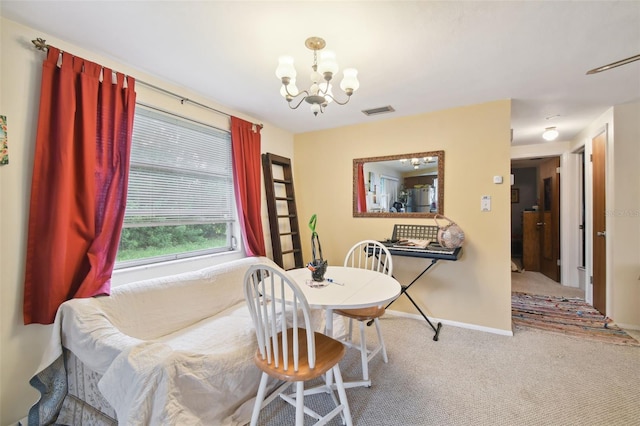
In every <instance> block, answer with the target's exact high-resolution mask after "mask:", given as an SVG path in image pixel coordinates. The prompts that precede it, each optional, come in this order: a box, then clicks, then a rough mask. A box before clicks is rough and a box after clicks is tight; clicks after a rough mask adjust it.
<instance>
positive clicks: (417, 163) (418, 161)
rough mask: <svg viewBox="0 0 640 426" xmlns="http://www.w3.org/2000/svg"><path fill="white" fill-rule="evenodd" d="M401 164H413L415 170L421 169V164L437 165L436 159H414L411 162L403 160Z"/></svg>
mask: <svg viewBox="0 0 640 426" xmlns="http://www.w3.org/2000/svg"><path fill="white" fill-rule="evenodd" d="M400 162H401V163H402V164H411V166H412V167H413V168H414V169H419V168H420V164H429V163H435V162H436V160H435V159H434V157H423V158H421V159H420V158H412V159H411V160H407V159H406V158H402V159H400Z"/></svg>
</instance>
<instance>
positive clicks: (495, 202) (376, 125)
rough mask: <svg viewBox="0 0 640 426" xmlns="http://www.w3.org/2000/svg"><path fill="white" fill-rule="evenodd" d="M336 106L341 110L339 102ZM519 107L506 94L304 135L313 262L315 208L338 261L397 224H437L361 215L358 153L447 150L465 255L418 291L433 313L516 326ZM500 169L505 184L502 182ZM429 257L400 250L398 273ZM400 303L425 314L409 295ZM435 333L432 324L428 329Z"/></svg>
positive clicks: (329, 253)
mask: <svg viewBox="0 0 640 426" xmlns="http://www.w3.org/2000/svg"><path fill="white" fill-rule="evenodd" d="M329 108H331V109H332V111H331V113H332V114H339V113H340V111H339V108H340V107H339V106H330V107H329ZM333 108H335V110H333ZM510 108H511V103H510V101H508V100H503V101H496V102H489V103H485V104H481V105H473V106H467V107H461V108H455V109H450V110H446V111H439V112H434V113H429V114H422V115H417V116H412V117H405V118H392V119H388V120H383V121H376V122H373V123H371V124H365V125H356V126H349V127H342V128H338V129H333V130H327V131H319V132H312V133H306V134H300V135H296V136H295V142H294V152H295V159H296V161H295V166H294V172H295V182H296V198H297V200H298V211H299V215H300V221H301V224H304V225H305V226H303V232H302V242H303V248H304V258H305V261H309V260H310V257H311V248H310V247H311V244H310V231H309V229H308V227H306V223H307V221H308V220H309V218H310V217H311V215H312V214H314V213H316V214H317V215H318V223H317V232H318V234H319V236H320V240H321V242H322V249H323V253H324V255H325V257H326V258H327V259H328V260H329V263H330V264H333V265H337V264H342V262H343V259H344V256H345V254H346V252H347V250H348V249H349V248H350V247H351V245H353V244H354V243H355V242H357V241H358V240H362V239H375V240H382V239H385V238H388V237H391V234H392V231H393V225H394V224H396V223H401V224H403V223H408V224H433V221H432V220H430V219H421V220H418V219H413V220H406V219H401V220H397V219H390V218H380V219H378V218H354V217H352V180H353V176H352V164H353V163H352V160H353V159H354V158H361V157H375V156H383V155H392V154H405V153H412V152H422V151H434V150H444V151H445V183H444V185H445V201H444V213H445V215H446V216H448V217H450V218H451V219H452V220H454V221H455V222H456V223H458V224H459V225H460V226H461V227H462V229H463V230H464V231H465V235H466V241H465V245H464V254H463V256H462V258H461V259H460V260H459V261H457V262H446V261H442V262H439V263H438V264H436V266H434V268H433V269H432V270H431V271H429V272H428V273H427V275H425V277H423V278H422V279H421V281H420V282H418V283H416V284H415V285H414V286H412V287H411V290H410V294H411V296H412V297H413V298H414V299H415V300H416V301H417V303H418V304H419V305H420V306H422V308H423V310H424V311H425V313H427V315H429V316H433V317H436V318H440V319H444V320H448V321H452V322H459V323H464V324H469V325H475V326H480V327H485V328H489V329H495V330H496V331H505V332H507V333H510V332H511V298H510V295H511V276H510V198H509V197H510V192H509V173H510V114H511V113H510ZM320 118H321V117H320ZM493 176H502V177H503V179H504V182H505V183H503V184H501V185H496V184H494V183H493ZM483 195H490V196H491V197H492V210H491V212H484V213H483V212H481V211H480V198H481V196H483ZM424 266H426V263H425V260H423V259H416V258H406V257H405V258H401V257H397V256H396V257H394V275H395V276H396V277H397V278H398V279H399V280H400V281H401V282H402V283H405V284H408V283H409V282H410V281H411V280H412V279H413V277H415V276H416V275H417V274H418V273H419V272H420V271H421V270H422V268H423V267H424ZM392 309H394V310H402V311H405V312H407V313H410V314H418V312H417V311H416V310H415V308H414V307H413V305H411V304H410V302H408V300H407V298H406V297H404V296H403V297H401V298H400V299H398V301H397V302H395V303H394V304H393V306H392ZM443 333H446V331H444V332H443ZM431 336H432V334H431V332H430V330H428V329H427V328H425V336H424V338H431Z"/></svg>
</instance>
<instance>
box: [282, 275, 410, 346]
mask: <svg viewBox="0 0 640 426" xmlns="http://www.w3.org/2000/svg"><path fill="white" fill-rule="evenodd" d="M287 274H289V276H290V277H291V278H293V279H294V280H295V282H296V284H298V286H299V287H300V289H301V290H302V292H303V293H304V295H305V297H306V299H307V303H309V306H310V307H311V308H320V309H324V310H325V312H326V330H325V333H326V334H327V335H328V336H333V321H331V318H333V311H334V310H335V309H358V308H368V307H371V306H380V305H386V304H387V303H389V302H391V301H392V300H394V299H395V298H396V297H398V296H399V295H400V291H401V286H400V283H399V282H398V281H396V279H395V278H393V277H391V276H389V275H387V274H383V273H381V272H376V271H370V270H368V269H360V268H350V267H346V266H329V267H328V268H327V272H326V273H325V275H324V277H325V280H324V281H322V282H316V281H313V280H312V279H311V271H310V270H309V269H307V268H300V269H292V270H289V271H287Z"/></svg>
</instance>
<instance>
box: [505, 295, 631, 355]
mask: <svg viewBox="0 0 640 426" xmlns="http://www.w3.org/2000/svg"><path fill="white" fill-rule="evenodd" d="M511 314H512V318H513V324H514V325H515V326H516V327H530V328H537V329H540V330H546V331H552V332H555V333H561V334H567V335H571V336H575V337H581V338H585V339H589V340H594V341H600V342H604V343H613V344H618V345H629V346H640V342H638V341H637V340H635V339H634V338H633V337H631V336H629V335H628V334H627V333H626V332H625V331H624V330H622V329H621V328H620V327H618V326H617V325H615V324H614V323H613V322H611V320H609V319H608V318H606V317H605V316H604V315H602V314H601V313H600V312H598V311H597V310H596V309H594V308H593V307H592V306H591V305H589V304H587V303H586V302H585V301H584V300H583V299H580V298H567V297H554V296H538V295H532V294H527V293H520V292H513V293H512V294H511Z"/></svg>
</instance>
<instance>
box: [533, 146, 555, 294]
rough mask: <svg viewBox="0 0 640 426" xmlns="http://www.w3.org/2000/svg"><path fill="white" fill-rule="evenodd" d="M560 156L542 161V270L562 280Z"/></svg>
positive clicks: (539, 170)
mask: <svg viewBox="0 0 640 426" xmlns="http://www.w3.org/2000/svg"><path fill="white" fill-rule="evenodd" d="M559 167H560V158H558V157H556V158H551V159H549V160H546V161H545V162H543V163H541V164H540V166H539V167H538V172H539V178H538V179H539V182H538V188H539V194H540V200H539V203H538V205H539V208H540V222H541V223H542V225H541V229H540V272H542V273H543V274H544V275H546V276H547V277H549V278H551V279H552V280H554V281H558V282H559V281H560V265H559V263H560V262H559V260H560V173H559Z"/></svg>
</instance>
